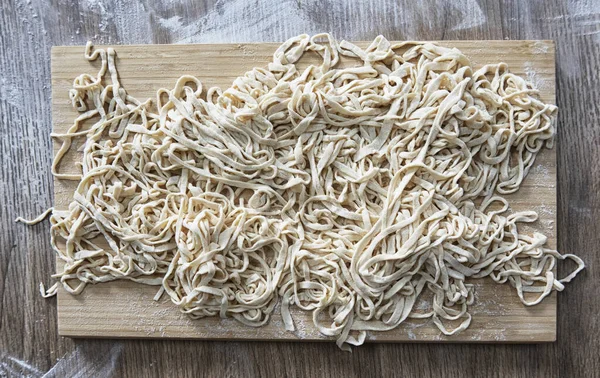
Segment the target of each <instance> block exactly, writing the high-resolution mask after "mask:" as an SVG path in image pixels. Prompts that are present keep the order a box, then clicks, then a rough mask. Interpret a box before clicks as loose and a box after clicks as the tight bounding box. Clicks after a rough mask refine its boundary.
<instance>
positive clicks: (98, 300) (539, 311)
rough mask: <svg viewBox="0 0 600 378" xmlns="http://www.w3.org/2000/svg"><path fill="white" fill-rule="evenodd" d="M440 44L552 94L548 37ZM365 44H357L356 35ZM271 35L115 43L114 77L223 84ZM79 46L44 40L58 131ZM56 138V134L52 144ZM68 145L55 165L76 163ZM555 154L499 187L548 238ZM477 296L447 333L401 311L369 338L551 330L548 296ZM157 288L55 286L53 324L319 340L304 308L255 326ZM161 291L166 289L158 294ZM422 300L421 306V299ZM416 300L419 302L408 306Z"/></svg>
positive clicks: (147, 93) (77, 330)
mask: <svg viewBox="0 0 600 378" xmlns="http://www.w3.org/2000/svg"><path fill="white" fill-rule="evenodd" d="M439 44H441V45H443V46H449V47H457V48H459V49H460V50H462V51H463V52H464V53H465V54H466V55H467V56H468V57H469V58H471V60H472V62H473V64H474V65H475V66H476V67H479V66H482V65H484V64H488V63H498V62H500V61H503V62H506V63H508V65H509V68H510V70H511V71H512V72H514V73H516V74H519V75H522V76H524V77H526V78H528V79H529V80H530V81H532V82H533V83H534V84H535V85H536V86H537V88H538V89H539V90H540V95H541V97H542V99H543V100H544V101H546V102H550V103H554V102H555V77H554V75H555V67H554V43H553V42H552V41H445V42H439ZM362 45H365V44H362ZM277 46H278V44H273V43H261V44H215V45H212V44H211V45H144V46H114V47H115V49H116V52H117V56H118V59H117V68H118V70H119V74H120V78H121V83H122V84H123V86H124V87H125V88H126V89H127V91H128V93H129V94H131V95H133V96H135V97H137V98H138V99H145V98H148V97H154V93H155V91H156V90H157V89H158V88H161V87H166V88H171V87H172V86H173V85H174V83H175V81H176V79H177V78H179V77H180V76H181V75H183V74H189V75H195V76H197V77H198V78H199V79H200V80H201V81H202V82H203V83H204V84H205V86H220V87H221V88H225V87H228V86H229V85H230V84H231V82H232V80H233V79H234V78H235V77H237V76H239V75H242V74H243V73H244V72H245V71H247V70H249V69H251V68H252V67H255V66H261V67H262V66H266V64H267V62H269V60H270V59H271V55H272V53H273V52H274V51H275V49H276V47H277ZM83 50H84V49H83V47H54V48H53V49H52V116H53V124H54V131H55V132H59V133H60V132H64V131H65V130H66V129H67V128H68V127H69V126H70V125H71V124H72V122H73V119H74V118H75V117H76V116H77V112H76V111H75V110H74V109H73V108H72V107H71V103H70V101H69V97H68V90H69V89H70V88H71V84H72V81H73V79H74V78H75V77H76V76H78V75H79V74H81V73H92V74H94V75H95V74H96V72H97V68H98V66H99V63H98V62H94V63H89V62H88V61H87V60H85V59H84V57H83ZM58 147H59V145H58V143H56V142H55V144H54V152H55V153H56V150H57V149H58ZM75 148H76V146H74V148H72V151H73V152H72V153H70V154H69V155H68V156H67V157H66V159H65V161H63V164H62V166H61V170H62V171H63V172H67V171H75V170H76V166H75V164H74V163H75V162H76V161H77V160H78V158H79V154H78V153H77V152H75V151H74V150H75ZM555 183H556V153H555V150H544V151H542V153H540V155H539V156H538V158H537V161H536V163H535V165H534V168H533V169H532V170H531V172H530V173H529V176H528V177H527V179H526V180H525V182H524V184H523V186H522V188H521V190H520V191H519V192H518V193H516V194H514V195H511V196H508V199H509V202H510V203H511V205H512V208H513V209H514V210H536V211H538V213H539V216H540V219H539V220H538V221H537V222H536V223H534V224H533V225H532V226H531V227H530V228H524V230H525V231H527V232H532V231H533V230H538V231H541V232H543V233H544V234H546V235H547V236H548V237H549V244H550V246H551V247H553V248H555V247H556V227H555V220H556V186H555ZM75 186H76V183H74V182H69V181H61V180H56V179H55V180H54V194H55V207H56V208H58V209H65V208H67V207H68V204H69V202H70V201H71V199H72V193H73V190H74V188H75ZM472 282H473V283H474V284H475V285H476V303H475V304H474V305H472V306H471V311H470V312H471V314H472V315H473V320H472V323H471V326H470V328H469V329H467V330H466V331H463V332H462V333H460V334H458V335H455V336H452V337H447V336H444V335H443V334H441V332H440V331H439V330H438V329H437V327H435V325H433V323H432V322H431V321H429V320H408V321H407V322H405V323H404V324H403V325H401V326H400V327H399V328H397V329H395V330H392V331H388V332H375V333H371V335H370V336H369V338H368V341H378V342H397V341H421V342H422V341H442V342H549V341H554V340H555V339H556V295H555V294H552V295H551V296H550V297H549V298H546V300H545V301H544V302H543V303H542V304H540V305H538V306H535V307H525V306H524V305H523V304H522V303H521V302H520V301H519V299H518V297H517V295H516V292H515V290H514V289H513V288H512V287H510V286H509V285H498V284H496V283H494V282H493V281H491V280H476V281H472ZM156 290H157V288H156V287H150V286H144V285H139V284H135V283H132V282H126V281H120V282H111V283H106V284H99V285H88V286H87V288H86V290H85V291H84V293H83V294H81V295H79V296H71V295H69V294H68V293H66V292H65V291H64V290H62V288H61V289H60V290H59V292H58V331H59V334H60V335H62V336H71V337H103V338H189V339H228V340H327V338H326V337H324V336H322V335H320V334H319V333H318V332H317V330H316V329H315V328H314V327H313V325H312V320H311V318H310V314H308V313H303V312H300V311H297V312H295V313H293V316H294V319H295V323H296V328H297V330H296V331H295V332H287V331H285V330H284V328H283V324H282V320H281V316H280V315H279V314H278V313H275V314H274V315H273V316H272V319H271V321H270V323H269V324H267V325H266V326H264V327H261V328H251V327H246V326H243V325H241V324H239V323H237V322H236V321H234V320H232V319H219V318H205V319H200V320H192V319H190V318H188V317H187V316H186V315H184V314H181V313H180V312H179V310H178V309H177V308H176V307H175V306H174V305H173V304H172V303H171V302H170V300H169V299H167V298H163V299H162V300H161V301H159V302H155V301H153V300H152V298H153V296H154V294H155V293H156ZM165 297H166V296H165ZM422 305H426V304H425V303H423V304H422ZM417 306H419V304H418V305H417Z"/></svg>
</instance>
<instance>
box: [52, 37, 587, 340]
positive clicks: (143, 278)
mask: <svg viewBox="0 0 600 378" xmlns="http://www.w3.org/2000/svg"><path fill="white" fill-rule="evenodd" d="M305 52H312V53H316V54H319V55H320V56H321V57H322V63H321V65H319V66H309V67H308V68H306V69H304V70H302V71H300V70H299V68H298V66H297V65H296V63H297V62H298V60H299V59H300V58H301V56H302V55H303V54H304V53H305ZM86 57H87V58H88V59H89V60H94V59H97V58H100V59H101V60H102V67H101V70H100V72H99V73H98V74H97V75H96V76H92V75H87V74H84V75H81V76H79V77H78V78H76V79H75V81H74V83H73V89H72V90H71V92H70V97H71V100H72V101H73V105H74V106H75V108H76V109H77V110H79V111H80V112H81V116H79V117H78V118H77V120H75V122H74V124H73V126H72V127H71V128H70V129H69V130H68V132H67V133H65V134H60V135H54V136H55V137H57V138H59V139H60V140H62V141H63V147H62V148H61V149H60V152H59V154H58V155H57V156H56V160H55V162H54V164H53V169H54V173H55V174H56V175H58V176H59V177H60V178H64V179H74V180H81V181H80V183H79V186H78V188H77V190H76V192H75V194H74V197H73V202H72V203H71V204H70V206H69V210H68V211H66V212H54V214H53V215H52V218H51V223H52V231H51V232H52V245H53V247H54V249H55V251H56V253H57V254H58V256H59V257H60V258H61V259H62V260H63V261H64V270H63V272H61V273H59V274H56V275H55V277H57V278H58V279H60V282H61V283H62V285H63V287H64V288H65V289H66V290H67V291H68V292H70V293H72V294H79V293H80V292H81V291H82V290H83V289H84V287H85V286H86V284H88V283H98V282H106V281H112V280H115V279H128V280H132V281H136V282H140V283H144V284H148V285H160V286H161V289H160V292H159V294H158V296H160V294H161V293H162V291H164V292H165V293H166V294H167V295H169V296H170V298H171V300H172V301H173V303H175V304H176V305H177V306H178V307H179V308H180V309H181V311H183V312H185V313H187V314H189V315H190V316H192V317H193V318H202V317H205V316H217V315H218V316H221V317H233V318H235V319H237V320H239V321H240V322H242V323H243V324H246V325H249V326H261V325H263V324H265V323H266V322H267V321H268V319H269V315H270V314H271V313H272V311H273V309H274V306H275V304H276V302H277V301H278V300H281V312H282V316H283V319H284V323H285V327H286V329H288V330H294V323H293V319H292V316H291V314H290V311H289V310H290V306H296V307H299V308H301V309H303V310H306V311H311V312H312V314H313V319H314V323H315V326H316V327H317V328H318V330H319V331H320V332H321V333H322V334H324V335H327V336H333V337H336V338H337V340H338V345H339V346H340V347H343V348H348V345H349V344H351V345H360V344H362V343H363V342H364V340H365V337H366V332H367V331H370V330H376V331H383V330H390V329H393V328H395V327H397V326H398V325H399V324H401V323H402V322H403V321H405V320H406V319H407V318H409V317H418V318H432V320H433V322H434V324H436V326H437V327H439V329H440V330H441V331H442V332H443V333H444V334H446V335H452V334H455V333H457V332H460V331H461V330H464V329H466V328H467V327H468V326H469V324H470V321H471V315H470V314H469V312H468V306H469V305H470V304H471V303H472V302H473V288H472V285H470V284H468V283H466V279H467V278H480V277H490V278H492V279H493V280H494V281H496V282H498V283H505V282H507V281H508V282H509V283H510V284H511V285H512V286H513V287H515V288H516V290H517V293H518V295H519V297H520V298H521V300H522V301H523V303H524V304H526V305H534V304H537V303H539V302H540V301H541V300H542V299H543V298H544V297H546V296H547V295H548V294H550V293H551V291H552V290H557V291H561V290H563V288H564V286H563V283H564V282H568V281H570V280H571V279H572V278H573V277H574V276H575V275H576V274H577V273H578V272H579V271H580V270H581V269H583V267H584V263H583V261H582V260H581V259H579V258H578V257H576V256H574V255H561V254H559V253H558V252H556V251H554V250H551V249H548V248H546V247H545V244H546V237H545V236H544V235H542V234H539V233H535V234H533V235H524V234H522V233H519V229H518V225H519V223H523V222H525V223H528V222H533V221H535V220H536V219H537V214H536V213H535V212H533V211H527V212H519V213H509V212H508V211H507V210H508V208H509V206H508V203H507V202H506V200H505V199H504V198H503V197H502V195H503V194H507V193H513V192H515V191H517V190H518V189H519V186H520V185H521V183H522V181H523V179H524V177H525V176H526V175H527V172H528V171H529V169H530V168H531V166H532V165H533V163H534V161H535V157H536V155H537V153H538V152H539V151H540V149H541V148H543V147H544V146H548V147H551V143H552V138H553V134H554V126H553V119H554V114H555V113H556V107H555V106H553V105H550V104H545V103H543V102H541V101H540V100H539V99H538V97H537V92H536V91H535V90H534V89H533V87H532V86H531V84H529V83H528V82H526V81H525V80H524V79H523V78H521V77H519V76H515V75H513V74H511V73H510V72H509V71H508V69H507V66H506V65H505V64H504V63H500V64H495V65H487V66H485V67H483V68H481V69H479V70H477V71H473V69H472V68H471V64H470V62H469V59H467V57H465V56H464V55H463V54H462V53H461V52H460V51H459V50H457V49H449V48H444V47H440V46H437V45H435V44H432V43H399V44H392V43H390V42H388V41H387V40H386V39H385V38H383V37H381V36H379V37H377V38H376V39H375V40H374V41H373V43H372V44H371V45H370V46H369V47H368V48H367V49H365V50H363V49H361V48H359V47H357V46H355V45H353V44H351V43H349V42H346V41H343V42H341V43H339V44H338V42H337V41H336V40H334V39H333V38H331V37H330V36H329V35H327V34H319V35H315V36H313V37H309V36H307V35H300V36H298V37H295V38H292V39H290V40H288V41H287V42H285V43H284V44H282V45H281V47H279V48H278V49H277V51H276V52H275V54H274V56H273V61H272V62H271V63H269V65H268V68H267V69H264V68H254V69H253V70H251V71H249V72H247V73H246V74H245V75H244V76H241V77H238V78H237V79H235V80H234V82H233V84H232V86H231V87H230V88H228V89H227V90H225V91H223V92H222V91H221V90H220V89H218V88H211V89H209V90H208V91H207V92H206V97H204V96H203V95H202V94H203V90H202V85H201V83H200V82H199V80H198V79H196V78H195V77H192V76H183V77H181V78H180V79H179V80H178V81H177V83H176V84H175V87H174V88H173V89H170V90H169V89H160V90H159V91H158V92H157V98H156V101H150V100H147V101H145V102H140V101H138V100H136V99H134V98H132V97H131V96H129V95H128V94H127V92H126V91H125V89H124V88H123V87H122V86H121V85H120V83H119V79H118V75H117V70H116V67H115V52H114V50H113V49H112V48H108V49H106V51H105V50H95V51H93V52H92V46H91V44H89V43H88V45H87V47H86ZM342 57H344V59H346V60H348V59H351V60H352V59H353V60H355V61H357V62H358V63H359V64H358V65H355V66H352V67H345V68H342V67H339V64H338V63H339V62H340V59H341V58H342ZM106 72H108V73H109V75H110V79H111V84H108V85H104V84H103V81H104V75H105V73H106ZM88 120H94V124H93V126H91V128H89V129H87V130H82V129H81V124H82V123H83V122H84V121H88ZM78 136H84V137H85V145H84V147H83V161H82V167H83V169H82V173H81V174H80V175H79V174H61V173H59V172H58V171H57V168H58V166H59V162H60V159H61V158H62V156H63V155H64V153H65V152H66V151H67V150H68V149H69V147H70V145H71V140H72V139H73V138H74V137H78ZM57 240H62V241H64V246H60V248H59V245H58V244H57ZM565 258H569V259H572V260H574V261H575V262H576V263H577V265H578V267H577V269H576V270H575V271H574V272H573V273H571V274H570V275H569V276H568V277H566V278H565V279H558V278H557V277H556V276H555V274H554V273H553V269H554V268H555V265H556V262H557V260H559V259H565ZM424 292H429V294H428V295H431V296H432V297H433V303H432V308H431V309H430V310H429V311H428V312H427V313H417V312H415V311H413V307H414V305H415V302H416V301H417V299H418V298H419V297H420V296H421V295H422V294H423V293H424ZM527 293H534V294H535V298H534V299H531V298H530V297H529V296H527V297H526V294H527ZM453 321H459V322H460V325H458V326H456V327H452V326H451V325H452V324H456V323H454V322H453Z"/></svg>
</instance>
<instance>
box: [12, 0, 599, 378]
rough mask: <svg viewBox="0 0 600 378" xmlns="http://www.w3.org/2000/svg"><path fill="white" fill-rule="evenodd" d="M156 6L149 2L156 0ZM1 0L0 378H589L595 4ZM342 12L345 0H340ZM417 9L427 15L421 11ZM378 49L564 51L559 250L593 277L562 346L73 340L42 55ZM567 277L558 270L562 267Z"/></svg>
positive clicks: (567, 317) (594, 342) (595, 233)
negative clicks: (548, 43)
mask: <svg viewBox="0 0 600 378" xmlns="http://www.w3.org/2000/svg"><path fill="white" fill-rule="evenodd" d="M157 3H158V2H157ZM161 3H164V4H160V5H159V4H151V2H150V1H149V0H148V1H146V0H144V1H141V0H140V1H138V2H136V1H134V2H127V4H126V5H125V4H120V3H119V2H117V1H116V0H107V1H97V2H96V1H81V2H80V3H79V4H74V5H73V4H70V2H60V1H58V2H46V1H42V0H31V1H25V0H7V1H4V2H3V3H2V12H0V80H1V82H0V156H1V159H2V164H1V165H0V169H1V170H2V173H1V175H0V177H1V179H2V181H1V182H0V200H1V201H2V202H1V203H2V205H1V207H0V226H1V227H0V248H2V250H1V251H0V299H1V300H0V377H4V376H13V375H29V376H34V377H37V376H43V375H44V374H46V373H47V376H50V377H54V376H56V377H63V376H67V377H68V376H75V375H77V376H83V377H86V376H92V375H93V376H119V377H120V376H131V377H134V376H144V377H152V376H157V377H158V376H166V375H171V376H271V375H272V376H325V377H328V376H363V377H366V376H392V375H398V376H405V377H407V376H416V375H423V376H436V377H437V376H444V377H459V376H460V377H465V376H492V377H494V376H498V377H500V376H511V377H537V376H539V377H553V376H564V377H579V376H590V377H592V376H598V374H600V362H599V359H598V358H597V355H598V350H600V338H599V337H598V331H599V330H600V329H599V328H600V327H599V324H598V323H599V321H600V318H599V316H598V312H599V311H600V289H599V287H598V282H600V274H599V270H598V269H596V264H598V263H600V257H599V256H600V255H599V254H598V253H597V251H598V249H599V246H600V221H598V219H600V164H599V163H598V162H599V161H600V121H599V117H600V108H599V105H598V104H599V103H600V90H599V89H598V87H599V86H600V76H599V75H598V72H600V4H597V5H594V4H592V1H587V2H586V1H577V2H576V1H567V2H561V1H546V2H543V3H542V2H538V3H539V4H530V3H529V2H521V1H514V2H513V1H505V2H500V3H495V2H489V1H478V2H476V1H475V0H462V1H460V2H457V1H448V2H442V1H424V2H414V1H409V0H406V1H400V2H397V1H392V0H381V1H371V2H365V3H363V4H355V5H350V4H346V3H347V2H345V1H342V0H338V1H334V2H325V1H308V0H290V1H282V2H271V1H269V2H266V1H265V2H260V3H258V4H257V3H255V2H247V1H242V0H233V1H205V2H202V4H196V3H197V2H196V1H192V0H179V1H164V2H161ZM348 3H349V2H348ZM417 3H420V4H423V5H418V4H417ZM318 31H330V32H332V33H333V34H334V35H335V36H336V37H338V38H346V39H349V40H368V39H372V38H373V37H374V36H375V35H376V34H377V33H381V34H384V35H385V36H386V37H388V38H389V39H394V40H402V39H417V40H418V39H421V40H437V39H553V40H555V41H556V47H557V102H558V105H559V107H560V112H559V127H558V146H557V153H558V213H557V214H558V224H557V226H558V238H559V240H558V247H559V249H560V250H561V251H563V252H574V253H577V254H578V255H580V256H581V257H582V258H584V259H585V260H586V262H587V264H588V269H587V270H586V271H584V272H583V273H582V274H581V275H580V276H579V277H577V279H576V280H575V281H574V282H573V283H571V284H569V285H568V287H567V289H566V291H565V292H564V293H562V294H560V295H559V311H558V341H557V342H556V343H553V344H539V345H481V344H469V345H467V344H446V345H439V344H368V345H364V346H362V347H360V348H355V349H354V352H353V353H352V354H348V353H344V352H341V351H340V350H338V349H337V347H336V346H335V345H334V344H330V343H283V342H282V343H269V342H198V341H193V342H192V341H148V340H145V341H140V340H127V341H110V340H104V341H100V340H71V339H65V338H60V337H58V336H57V332H56V302H55V299H50V300H44V299H43V298H41V297H40V296H39V293H38V287H37V285H38V282H40V281H44V282H49V280H48V275H49V274H50V273H51V272H53V271H54V257H53V254H52V252H51V250H50V245H49V240H48V224H47V223H42V224H40V225H38V226H35V227H31V228H27V227H24V226H22V225H18V224H15V223H13V220H14V218H15V217H17V216H18V215H24V216H31V215H35V214H37V213H39V212H41V211H42V210H43V209H45V208H47V207H48V206H50V204H51V203H52V201H53V199H52V186H51V182H52V178H51V175H50V172H49V166H50V161H51V151H52V149H51V142H50V138H49V133H50V130H51V118H50V90H51V88H50V59H49V57H50V46H52V45H70V44H78V45H83V44H84V43H85V41H86V40H88V39H91V40H93V41H95V42H97V43H102V44H108V43H111V44H113V43H127V44H131V43H175V42H190V43H191V42H198V43H204V42H223V43H225V42H249V41H282V40H284V39H286V38H288V37H290V36H293V35H296V34H299V33H302V32H307V33H315V32H318ZM560 270H562V269H559V271H560Z"/></svg>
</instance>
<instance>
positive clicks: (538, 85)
mask: <svg viewBox="0 0 600 378" xmlns="http://www.w3.org/2000/svg"><path fill="white" fill-rule="evenodd" d="M524 71H525V77H526V78H527V81H528V82H530V83H531V84H533V87H534V88H535V89H537V90H539V91H545V90H548V89H550V82H549V81H548V80H547V79H546V78H544V77H543V76H542V75H541V74H540V73H539V72H538V71H537V70H536V68H535V67H534V66H533V63H531V62H529V61H527V62H525V67H524Z"/></svg>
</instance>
